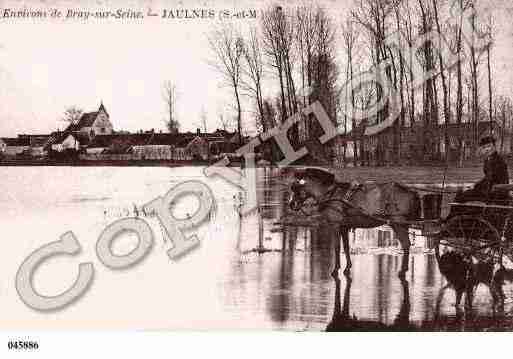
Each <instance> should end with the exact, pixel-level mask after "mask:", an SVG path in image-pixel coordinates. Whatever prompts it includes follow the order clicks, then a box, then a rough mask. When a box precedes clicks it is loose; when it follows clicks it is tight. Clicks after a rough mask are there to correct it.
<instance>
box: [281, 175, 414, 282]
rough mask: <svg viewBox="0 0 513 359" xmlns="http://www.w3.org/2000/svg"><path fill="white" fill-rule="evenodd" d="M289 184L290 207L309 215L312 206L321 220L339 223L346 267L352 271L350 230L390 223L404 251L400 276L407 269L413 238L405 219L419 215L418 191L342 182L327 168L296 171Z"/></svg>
mask: <svg viewBox="0 0 513 359" xmlns="http://www.w3.org/2000/svg"><path fill="white" fill-rule="evenodd" d="M294 175H295V176H294V177H295V179H294V180H293V181H292V183H291V185H290V192H291V196H290V199H289V208H290V209H292V210H293V211H295V212H299V213H302V214H303V215H304V214H306V215H310V214H311V213H312V212H311V211H310V213H308V212H309V210H310V209H311V207H312V206H313V207H314V208H315V212H318V213H319V214H320V217H321V218H322V220H324V221H326V222H327V223H328V224H331V225H335V226H338V229H339V230H340V234H341V237H342V243H343V246H344V253H345V257H346V268H345V269H344V274H349V273H350V271H351V266H352V263H351V256H350V253H349V231H350V230H351V229H352V228H375V227H379V226H382V225H384V224H389V225H390V227H392V229H393V231H394V232H395V234H396V236H397V238H398V240H399V243H400V245H401V248H402V250H403V256H402V263H401V269H400V271H399V278H405V274H406V272H407V271H408V262H409V255H410V246H411V243H410V239H409V234H408V224H407V222H406V221H414V220H418V219H419V218H420V211H421V205H420V198H419V195H418V194H417V192H415V191H413V190H410V189H409V188H407V187H405V186H403V185H401V184H399V183H396V182H389V183H378V184H354V183H353V184H352V183H348V182H339V181H337V180H336V178H335V175H334V174H333V173H331V172H329V171H327V170H325V169H319V168H307V169H303V170H295V171H294ZM339 270H340V241H339V240H337V241H336V243H335V269H334V270H333V273H332V275H333V276H337V275H338V271H339Z"/></svg>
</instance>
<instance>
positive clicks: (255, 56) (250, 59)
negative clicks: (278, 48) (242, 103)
mask: <svg viewBox="0 0 513 359" xmlns="http://www.w3.org/2000/svg"><path fill="white" fill-rule="evenodd" d="M243 53H244V59H245V62H244V66H243V68H242V71H243V75H244V76H243V77H242V79H241V84H242V88H243V89H244V90H245V91H246V92H247V94H248V95H249V97H251V98H252V99H253V100H254V102H255V105H256V108H257V116H258V117H259V119H260V120H259V121H257V122H259V123H263V121H262V119H263V118H264V107H263V102H264V100H263V95H262V81H263V78H264V61H263V58H262V49H261V44H260V40H259V38H258V32H257V28H256V27H252V28H251V29H250V30H249V35H248V39H247V41H245V42H244V46H243Z"/></svg>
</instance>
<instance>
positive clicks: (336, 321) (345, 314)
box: [326, 276, 415, 332]
mask: <svg viewBox="0 0 513 359" xmlns="http://www.w3.org/2000/svg"><path fill="white" fill-rule="evenodd" d="M334 281H335V304H334V309H333V317H332V319H331V321H330V322H329V323H328V325H327V327H326V331H328V332H337V331H340V332H343V331H406V330H414V329H415V328H414V326H413V325H411V324H410V309H411V306H410V292H409V285H408V281H407V280H405V279H401V286H402V289H403V301H402V303H401V308H400V310H399V313H397V316H396V317H395V320H394V322H393V323H392V324H391V325H387V324H385V323H382V322H379V321H372V320H362V319H358V318H356V316H355V315H354V314H353V315H351V314H350V311H349V310H350V303H351V283H352V279H351V277H350V276H345V289H344V299H343V301H342V303H341V295H340V287H341V281H340V279H339V278H338V277H336V278H334Z"/></svg>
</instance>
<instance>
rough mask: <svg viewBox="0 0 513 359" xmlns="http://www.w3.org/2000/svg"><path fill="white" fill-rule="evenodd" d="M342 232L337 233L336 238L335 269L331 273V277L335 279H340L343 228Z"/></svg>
mask: <svg viewBox="0 0 513 359" xmlns="http://www.w3.org/2000/svg"><path fill="white" fill-rule="evenodd" d="M340 229H341V230H340V231H338V232H337V233H336V235H335V236H334V238H335V268H333V271H332V272H331V276H332V277H333V278H338V271H339V270H340V232H341V231H342V230H343V228H340Z"/></svg>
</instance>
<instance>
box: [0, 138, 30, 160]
mask: <svg viewBox="0 0 513 359" xmlns="http://www.w3.org/2000/svg"><path fill="white" fill-rule="evenodd" d="M2 142H3V143H5V149H4V154H5V155H6V156H16V155H18V154H21V153H23V152H25V151H28V150H29V149H30V139H29V138H28V137H21V138H20V137H15V138H2Z"/></svg>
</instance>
